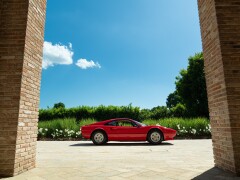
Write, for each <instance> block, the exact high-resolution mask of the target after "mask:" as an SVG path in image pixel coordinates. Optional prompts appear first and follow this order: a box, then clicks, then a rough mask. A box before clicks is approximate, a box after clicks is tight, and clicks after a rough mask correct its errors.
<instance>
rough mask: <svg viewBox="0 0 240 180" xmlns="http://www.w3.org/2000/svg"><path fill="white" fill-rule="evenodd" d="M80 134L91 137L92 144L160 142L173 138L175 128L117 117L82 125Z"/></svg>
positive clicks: (87, 137) (86, 137)
mask: <svg viewBox="0 0 240 180" xmlns="http://www.w3.org/2000/svg"><path fill="white" fill-rule="evenodd" d="M81 131H82V136H83V137H84V138H85V139H91V140H92V141H93V143H94V144H96V145H102V144H105V143H107V142H108V141H148V142H149V143H151V144H161V142H162V141H167V140H173V138H174V137H175V136H176V133H177V132H176V130H174V129H170V128H166V127H163V126H147V125H145V124H142V123H140V122H138V121H135V120H132V119H127V118H117V119H110V120H105V121H101V122H96V123H93V124H90V125H86V126H82V128H81Z"/></svg>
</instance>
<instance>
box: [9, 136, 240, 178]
mask: <svg viewBox="0 0 240 180" xmlns="http://www.w3.org/2000/svg"><path fill="white" fill-rule="evenodd" d="M213 167H214V163H213V153H212V142H211V140H175V141H168V142H164V143H163V144H162V145H157V146H153V145H150V144H148V143H146V142H138V143H135V142H127V143H125V142H124V143H123V142H109V143H108V144H107V145H104V146H95V145H93V144H92V142H90V141H61V142H60V141H39V142H38V144H37V167H36V168H35V169H32V170H30V171H28V172H26V173H23V174H21V175H19V176H16V177H13V178H7V179H10V180H17V179H29V180H43V179H49V180H54V179H81V180H82V179H97V180H99V179H116V180H121V179H129V180H131V179H137V180H139V179H144V180H146V179H158V180H162V179H168V180H178V179H180V180H181V179H183V180H187V179H204V180H205V179H239V178H238V177H231V178H230V177H229V176H233V175H232V174H228V173H226V172H223V171H221V170H219V169H217V168H213ZM227 177H228V178H227Z"/></svg>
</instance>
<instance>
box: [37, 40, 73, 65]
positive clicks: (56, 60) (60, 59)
mask: <svg viewBox="0 0 240 180" xmlns="http://www.w3.org/2000/svg"><path fill="white" fill-rule="evenodd" d="M72 56H73V51H72V44H71V43H69V46H64V45H61V44H52V43H51V42H47V41H45V42H44V45H43V63H42V67H43V69H47V68H48V67H50V66H54V65H56V64H64V65H68V64H72V63H73V59H72Z"/></svg>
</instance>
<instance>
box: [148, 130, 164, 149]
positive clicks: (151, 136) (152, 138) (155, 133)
mask: <svg viewBox="0 0 240 180" xmlns="http://www.w3.org/2000/svg"><path fill="white" fill-rule="evenodd" d="M162 140H163V134H162V132H161V131H160V130H155V129H154V130H151V131H149V133H148V135H147V141H148V142H149V143H151V144H154V145H157V144H161V143H162Z"/></svg>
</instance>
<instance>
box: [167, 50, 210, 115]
mask: <svg viewBox="0 0 240 180" xmlns="http://www.w3.org/2000/svg"><path fill="white" fill-rule="evenodd" d="M175 84H176V90H175V91H174V92H173V93H171V94H169V96H168V98H167V102H166V104H167V106H168V107H169V108H173V107H175V106H177V104H179V103H180V104H182V105H184V106H185V107H186V113H187V114H186V115H187V116H191V117H196V116H201V117H208V116H209V112H208V100H207V90H206V80H205V73H204V61H203V54H202V53H197V54H195V56H190V57H189V59H188V67H187V69H182V70H181V71H180V74H179V76H177V77H176V82H175ZM178 106H179V105H178Z"/></svg>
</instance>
